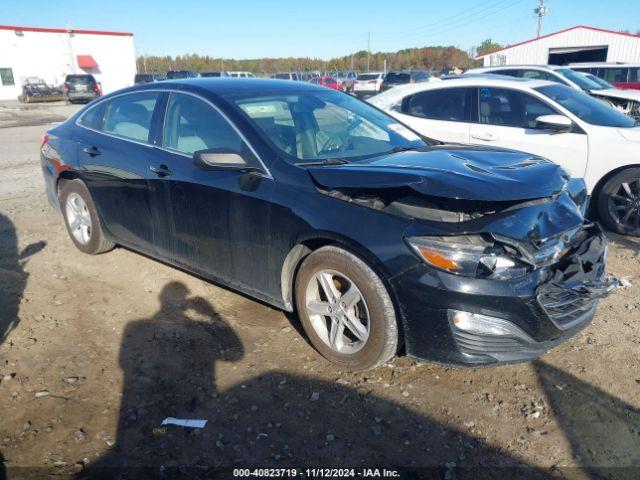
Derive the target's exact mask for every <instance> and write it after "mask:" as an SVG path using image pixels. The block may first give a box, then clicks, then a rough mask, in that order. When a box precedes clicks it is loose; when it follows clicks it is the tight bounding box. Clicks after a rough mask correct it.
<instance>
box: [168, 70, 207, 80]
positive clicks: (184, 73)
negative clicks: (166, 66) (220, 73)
mask: <svg viewBox="0 0 640 480" xmlns="http://www.w3.org/2000/svg"><path fill="white" fill-rule="evenodd" d="M199 77H200V74H199V73H198V72H194V71H193V70H169V71H168V72H167V80H177V79H182V78H199Z"/></svg>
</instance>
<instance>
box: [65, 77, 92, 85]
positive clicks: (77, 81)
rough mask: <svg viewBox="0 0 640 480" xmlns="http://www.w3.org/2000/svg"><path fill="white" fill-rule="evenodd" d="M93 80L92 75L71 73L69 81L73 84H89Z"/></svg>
mask: <svg viewBox="0 0 640 480" xmlns="http://www.w3.org/2000/svg"><path fill="white" fill-rule="evenodd" d="M92 81H93V77H92V76H90V75H77V76H73V75H69V76H68V77H67V82H68V83H71V84H73V85H89V84H90V83H91V82H92Z"/></svg>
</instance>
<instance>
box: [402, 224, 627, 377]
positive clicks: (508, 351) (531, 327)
mask: <svg viewBox="0 0 640 480" xmlns="http://www.w3.org/2000/svg"><path fill="white" fill-rule="evenodd" d="M584 232H585V233H584V234H583V235H582V237H581V238H579V239H578V240H577V242H576V244H575V245H573V246H572V247H571V248H570V249H569V251H568V253H567V254H566V255H565V256H564V257H563V258H562V259H561V260H560V261H558V262H557V263H556V264H554V265H551V266H549V267H546V268H542V269H537V270H534V271H533V272H532V273H530V274H528V275H526V276H524V277H521V278H518V279H515V280H510V281H504V280H503V281H501V280H488V279H475V278H469V277H462V276H458V275H452V274H448V273H444V272H441V271H438V270H435V269H432V268H430V267H428V266H427V265H423V264H420V265H416V266H414V267H413V268H412V269H410V270H409V271H407V272H405V273H404V274H402V275H399V276H397V277H394V278H393V279H392V285H393V288H394V291H395V292H396V295H397V297H398V303H399V306H400V310H401V316H402V319H403V327H404V335H405V344H406V350H407V354H408V355H409V356H411V357H414V358H417V359H420V360H427V361H434V362H439V363H445V364H453V365H461V366H480V365H497V364H503V363H513V362H521V361H526V360H531V359H534V358H536V357H538V356H540V355H541V354H543V353H544V352H546V351H547V350H549V349H551V348H553V347H555V346H557V345H559V344H560V343H562V342H564V341H566V340H568V339H569V338H571V337H573V336H575V335H576V334H577V333H579V332H580V331H581V330H582V329H583V328H585V327H586V326H587V325H588V324H589V323H590V322H591V320H592V319H593V316H594V314H595V311H596V306H597V303H598V300H599V299H600V298H603V297H604V296H606V295H608V294H609V293H611V291H613V290H614V289H615V288H616V286H617V281H615V280H612V281H607V280H605V279H604V267H605V259H606V239H605V238H604V235H603V234H602V232H601V231H600V229H599V227H597V226H591V227H589V228H588V229H585V230H584ZM452 311H462V312H469V313H471V314H478V315H483V316H488V317H495V318H498V319H502V320H506V321H508V322H511V323H512V324H513V325H515V326H516V327H517V328H518V329H519V330H521V331H522V332H523V333H524V334H525V335H522V336H515V335H487V334H479V333H474V332H471V331H464V330H460V329H457V328H456V327H455V326H454V325H453V324H452V322H451V320H450V318H451V312H452Z"/></svg>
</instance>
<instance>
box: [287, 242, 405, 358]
mask: <svg viewBox="0 0 640 480" xmlns="http://www.w3.org/2000/svg"><path fill="white" fill-rule="evenodd" d="M295 294H296V307H297V309H298V315H299V317H300V321H301V322H302V326H303V328H304V331H305V332H306V334H307V336H308V338H309V340H310V342H311V343H312V345H313V346H314V347H315V348H316V349H317V350H318V352H319V353H320V354H321V355H322V356H323V357H325V358H326V359H327V360H329V361H330V362H332V363H334V364H336V365H338V366H340V367H343V368H346V369H349V370H367V369H370V368H374V367H377V366H378V365H380V364H382V363H384V362H387V361H389V360H390V359H391V358H393V357H394V355H395V354H396V352H397V350H398V323H397V319H396V313H395V309H394V307H393V303H392V301H391V298H390V296H389V293H388V291H387V289H386V287H385V286H384V284H383V283H382V280H381V279H380V277H379V276H378V275H377V274H376V273H375V272H374V271H373V270H372V269H371V268H370V267H369V266H368V265H367V264H366V263H365V262H363V261H362V260H361V259H360V258H359V257H357V256H355V255H353V254H352V253H350V252H347V251H346V250H343V249H341V248H337V247H333V246H329V247H322V248H320V249H318V250H316V251H315V252H313V253H312V254H311V255H309V256H308V257H307V258H306V259H305V260H304V262H303V263H302V265H301V267H300V270H299V271H298V275H297V277H296V282H295Z"/></svg>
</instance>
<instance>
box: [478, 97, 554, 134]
mask: <svg viewBox="0 0 640 480" xmlns="http://www.w3.org/2000/svg"><path fill="white" fill-rule="evenodd" d="M479 96H480V98H479V100H480V123H484V124H487V125H501V126H505V127H516V128H535V126H536V118H538V117H539V116H540V115H555V114H557V113H558V112H556V111H555V110H554V109H552V108H551V107H550V106H548V105H547V104H546V103H544V102H542V101H541V100H538V99H537V98H535V97H533V96H531V95H529V94H526V93H523V92H518V91H516V90H509V89H505V88H488V87H483V88H480V89H479Z"/></svg>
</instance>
